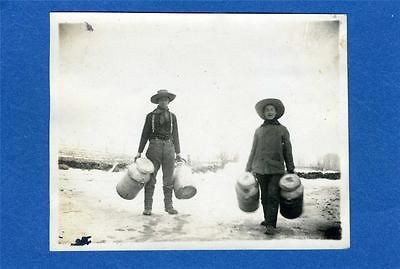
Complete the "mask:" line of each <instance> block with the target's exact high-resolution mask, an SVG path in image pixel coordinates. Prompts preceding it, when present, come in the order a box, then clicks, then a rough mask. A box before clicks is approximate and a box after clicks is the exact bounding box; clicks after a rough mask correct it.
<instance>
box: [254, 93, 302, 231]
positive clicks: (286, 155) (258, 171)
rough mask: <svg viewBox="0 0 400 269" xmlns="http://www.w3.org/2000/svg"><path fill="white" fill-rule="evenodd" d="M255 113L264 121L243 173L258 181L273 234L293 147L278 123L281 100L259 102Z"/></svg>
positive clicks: (292, 166)
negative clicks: (249, 174)
mask: <svg viewBox="0 0 400 269" xmlns="http://www.w3.org/2000/svg"><path fill="white" fill-rule="evenodd" d="M255 109H256V111H257V114H258V115H259V116H260V117H261V119H263V120H264V122H263V124H262V125H261V126H260V127H259V128H257V130H256V132H255V134H254V139H253V145H252V148H251V152H250V156H249V159H248V162H247V166H246V171H247V172H251V173H253V175H254V176H255V177H256V178H257V181H258V183H259V185H260V190H261V203H262V206H263V212H264V221H263V222H262V223H261V225H265V226H266V232H265V233H266V234H273V233H274V232H275V228H276V223H277V217H278V207H279V195H280V194H279V193H280V189H279V180H280V178H281V177H282V176H283V174H285V164H286V169H287V172H288V173H294V168H295V167H294V163H293V156H292V145H291V142H290V135H289V131H288V130H287V128H286V127H285V126H283V125H282V124H280V122H279V121H278V119H279V118H280V117H282V115H283V114H284V113H285V107H284V105H283V103H282V101H281V100H279V99H274V98H268V99H263V100H261V101H259V102H258V103H257V104H256V106H255Z"/></svg>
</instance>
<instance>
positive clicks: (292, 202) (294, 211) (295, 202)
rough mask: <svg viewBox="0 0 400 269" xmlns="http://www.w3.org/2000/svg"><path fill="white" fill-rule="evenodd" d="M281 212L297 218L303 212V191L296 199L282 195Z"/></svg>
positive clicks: (283, 214) (289, 217)
mask: <svg viewBox="0 0 400 269" xmlns="http://www.w3.org/2000/svg"><path fill="white" fill-rule="evenodd" d="M280 213H281V215H282V216H283V217H285V218H287V219H295V218H297V217H299V216H300V215H301V214H302V213H303V193H301V194H300V196H298V197H297V198H295V199H286V198H284V197H282V196H281V199H280Z"/></svg>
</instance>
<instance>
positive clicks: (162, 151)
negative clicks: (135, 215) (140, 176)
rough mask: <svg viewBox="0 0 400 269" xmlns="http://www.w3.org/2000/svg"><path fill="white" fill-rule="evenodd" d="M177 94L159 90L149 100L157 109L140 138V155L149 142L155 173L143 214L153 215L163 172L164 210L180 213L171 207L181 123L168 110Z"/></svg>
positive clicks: (151, 114)
mask: <svg viewBox="0 0 400 269" xmlns="http://www.w3.org/2000/svg"><path fill="white" fill-rule="evenodd" d="M175 97H176V95H175V94H173V93H170V92H169V91H168V90H159V91H158V92H157V93H156V94H155V95H153V96H152V97H151V98H150V101H151V102H152V103H154V104H158V106H157V108H156V109H155V110H153V111H152V112H150V113H149V114H147V116H146V120H145V124H144V127H143V131H142V136H141V139H140V144H139V149H138V154H137V155H136V157H135V160H136V159H137V158H140V156H141V153H142V152H143V150H144V148H145V146H146V143H147V141H148V140H149V141H150V143H149V147H148V149H147V152H146V156H147V158H149V160H151V161H152V162H153V165H154V172H153V173H152V174H151V177H150V180H149V181H148V182H147V183H146V185H145V187H144V211H143V215H151V211H152V206H153V194H154V188H155V184H156V176H157V172H158V170H159V169H160V167H161V168H162V171H163V191H164V206H165V211H166V212H168V213H169V214H177V213H178V211H177V210H175V209H174V207H173V206H172V192H173V179H172V175H173V172H174V165H175V160H178V161H180V160H181V156H180V151H181V149H180V145H179V134H178V122H177V119H176V116H175V114H174V113H172V112H170V111H169V108H168V105H169V103H170V102H171V101H173V100H174V99H175ZM175 155H176V156H175Z"/></svg>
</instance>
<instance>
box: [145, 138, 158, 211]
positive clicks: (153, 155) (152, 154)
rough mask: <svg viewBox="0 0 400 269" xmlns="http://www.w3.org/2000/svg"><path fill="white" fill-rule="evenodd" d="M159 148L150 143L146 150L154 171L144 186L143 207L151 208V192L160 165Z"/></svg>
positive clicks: (152, 191) (152, 192)
mask: <svg viewBox="0 0 400 269" xmlns="http://www.w3.org/2000/svg"><path fill="white" fill-rule="evenodd" d="M161 153H162V151H161V148H160V147H159V146H158V145H154V144H151V145H149V148H148V150H147V152H146V157H147V158H148V159H149V160H150V161H151V162H152V163H153V165H154V172H153V173H152V174H151V175H150V180H149V181H148V182H147V183H146V184H145V186H144V208H145V209H150V210H151V209H152V207H153V194H154V188H155V185H156V177H157V173H158V170H159V169H160V165H161Z"/></svg>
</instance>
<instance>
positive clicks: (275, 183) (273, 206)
mask: <svg viewBox="0 0 400 269" xmlns="http://www.w3.org/2000/svg"><path fill="white" fill-rule="evenodd" d="M281 176H282V175H271V176H270V177H269V181H268V190H267V205H266V215H267V218H266V219H265V221H266V223H267V225H268V224H270V225H272V226H274V227H276V222H277V219H278V208H279V195H280V194H279V191H280V188H279V180H280V178H281Z"/></svg>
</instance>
